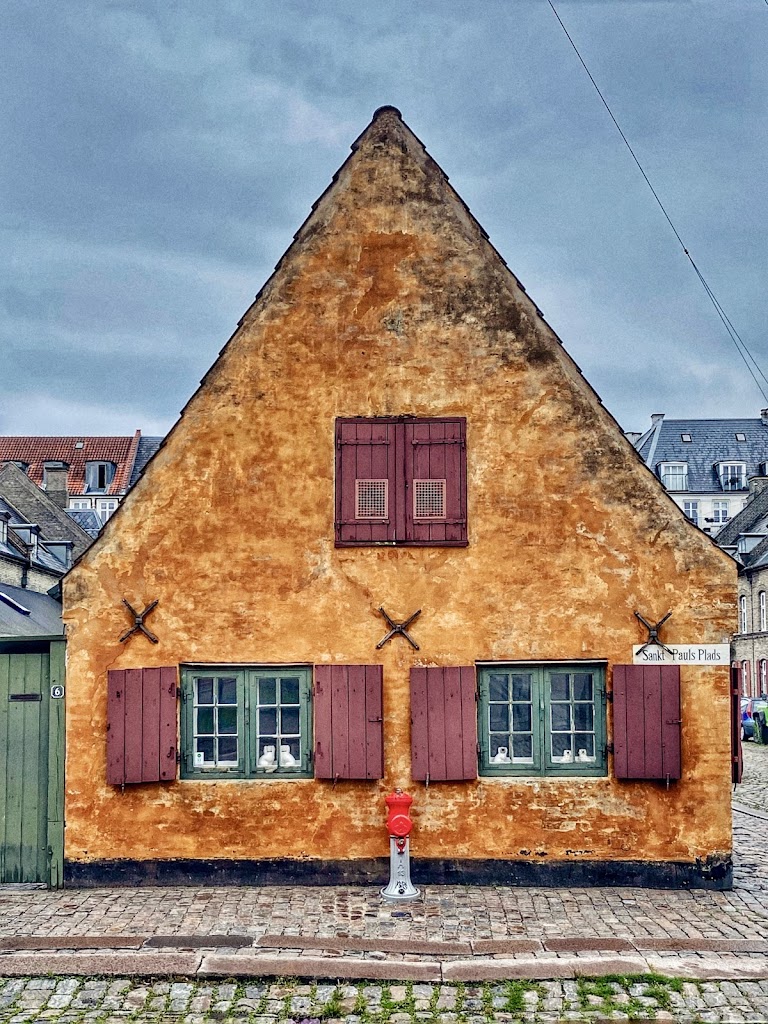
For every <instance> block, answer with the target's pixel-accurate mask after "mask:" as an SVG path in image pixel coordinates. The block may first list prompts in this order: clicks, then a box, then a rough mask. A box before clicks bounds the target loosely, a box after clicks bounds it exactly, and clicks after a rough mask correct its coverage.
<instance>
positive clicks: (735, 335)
mask: <svg viewBox="0 0 768 1024" xmlns="http://www.w3.org/2000/svg"><path fill="white" fill-rule="evenodd" d="M547 3H548V4H549V6H550V7H551V8H552V13H553V14H554V16H555V17H556V18H557V20H558V22H559V23H560V27H561V28H562V30H563V32H565V35H566V37H567V39H568V42H569V43H570V44H571V46H572V47H573V50H574V53H575V54H576V56H577V57H578V58H579V61H580V63H581V66H582V67H583V68H584V70H585V71H586V73H587V76H588V77H589V80H590V82H591V83H592V85H593V86H594V87H595V92H596V93H597V95H598V96H599V97H600V100H601V101H602V104H603V106H604V107H605V109H606V110H607V111H608V114H609V116H610V118H611V120H612V121H613V123H614V125H615V127H616V131H617V132H618V133H619V135H620V136H621V138H622V141H623V142H624V145H625V146H626V147H627V149H628V150H629V152H630V154H631V155H632V159H633V160H634V161H635V164H636V165H637V168H638V170H639V171H640V173H641V174H642V176H643V178H644V179H645V183H646V185H647V186H648V188H649V189H650V190H651V194H652V195H653V198H654V199H655V200H656V202H657V203H658V206H659V209H660V210H661V212H662V213H663V214H664V217H665V218H666V221H667V223H668V224H669V226H670V227H671V228H672V231H673V232H674V234H675V238H676V239H677V240H678V242H679V243H680V248H681V249H682V250H683V252H684V253H685V255H686V256H687V257H688V259H689V261H690V263H691V266H692V267H693V269H694V271H695V273H696V276H697V277H698V279H699V281H701V284H702V285H703V287H704V290H705V292H706V293H707V295H708V297H709V300H710V302H711V303H712V305H713V306H714V307H715V311H716V313H717V315H718V316H719V317H720V320H721V321H722V323H723V326H724V327H725V329H726V331H727V332H728V336H729V337H730V339H731V341H732V342H733V344H734V346H735V348H736V351H737V352H738V353H739V355H740V356H741V358H742V360H743V362H744V365H745V366H746V368H747V370H748V371H749V374H750V376H751V377H752V380H753V381H754V382H755V384H756V385H757V389H758V391H759V392H760V394H761V395H762V396H763V398H764V399H765V401H766V402H768V393H766V391H765V389H764V388H763V386H762V384H761V383H760V381H759V380H758V379H757V377H756V376H755V372H754V370H753V369H752V366H750V361H751V363H752V364H753V365H754V367H755V369H756V370H757V372H758V373H759V374H760V376H761V377H762V378H763V380H764V381H765V382H766V385H768V377H766V375H765V374H764V373H763V371H762V370H761V369H760V366H759V365H758V363H757V360H756V359H755V357H754V356H753V355H752V353H751V352H750V350H749V348H748V346H747V343H746V342H745V341H744V339H743V338H742V337H741V335H740V334H739V332H738V331H737V330H736V328H735V327H734V326H733V324H732V322H731V320H730V319H729V318H728V315H727V314H726V312H725V310H724V309H723V307H722V305H721V304H720V302H719V301H718V299H717V297H716V296H715V293H714V292H713V291H712V289H711V288H710V286H709V284H708V283H707V281H706V279H705V277H704V275H703V274H702V272H701V271H700V270H699V268H698V267H697V265H696V262H695V260H694V258H693V256H691V254H690V252H689V251H688V249H687V247H686V245H685V242H684V241H683V239H682V238H681V237H680V232H679V231H678V230H677V228H676V227H675V225H674V223H673V221H672V218H671V217H670V216H669V214H668V213H667V210H666V208H665V206H664V204H663V203H662V201H661V199H660V198H659V194H658V192H657V191H656V189H655V188H654V187H653V185H652V183H651V179H650V178H649V177H648V175H647V174H646V173H645V170H644V168H643V165H642V164H641V163H640V161H639V160H638V158H637V154H636V153H635V151H634V149H632V146H631V145H630V142H629V139H628V138H627V136H626V135H625V134H624V132H623V131H622V129H621V125H620V124H619V122H618V121H617V120H616V118H615V117H614V114H613V111H612V110H611V108H610V107H609V105H608V101H607V100H606V98H605V96H603V94H602V92H601V91H600V86H599V85H598V84H597V82H596V81H595V79H594V78H593V76H592V72H591V71H590V70H589V68H588V67H587V65H586V62H585V60H584V58H583V57H582V56H581V53H580V52H579V48H578V46H577V45H576V43H575V42H574V40H573V37H572V36H571V34H570V32H569V31H568V29H567V28H566V27H565V24H564V23H563V19H562V18H561V17H560V15H559V14H558V13H557V9H556V7H555V5H554V3H553V2H552V0H547ZM765 3H766V5H768V0H765Z"/></svg>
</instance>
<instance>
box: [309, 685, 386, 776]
mask: <svg viewBox="0 0 768 1024" xmlns="http://www.w3.org/2000/svg"><path fill="white" fill-rule="evenodd" d="M382 683H383V670H382V667H381V665H317V666H316V667H315V700H314V705H315V778H316V779H381V778H383V777H384V726H383V717H384V716H383V699H382V691H383V685H382Z"/></svg>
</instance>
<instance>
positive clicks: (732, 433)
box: [627, 409, 768, 535]
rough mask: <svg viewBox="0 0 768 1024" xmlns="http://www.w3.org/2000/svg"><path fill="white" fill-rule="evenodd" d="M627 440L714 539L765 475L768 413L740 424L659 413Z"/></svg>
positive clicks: (767, 455) (692, 517) (741, 421)
mask: <svg viewBox="0 0 768 1024" xmlns="http://www.w3.org/2000/svg"><path fill="white" fill-rule="evenodd" d="M627 436H628V437H629V439H630V440H631V441H632V443H633V444H634V446H635V448H636V449H637V451H638V452H639V453H640V455H641V456H642V458H643V459H644V461H645V464H646V465H647V466H648V467H649V469H651V470H652V471H653V472H654V473H655V474H656V476H657V477H658V478H659V480H661V482H662V484H663V485H664V487H665V488H666V489H667V491H668V493H669V494H670V496H671V497H672V498H673V499H674V501H675V502H676V503H677V504H678V505H679V506H680V508H681V509H682V510H683V512H685V514H686V515H687V516H688V518H689V519H690V520H691V521H692V522H694V523H696V525H697V526H698V527H700V528H701V529H702V530H704V532H705V533H709V534H712V535H714V534H716V533H717V532H718V530H720V529H722V527H723V526H724V525H725V524H726V523H727V522H728V521H729V520H730V519H732V518H733V517H734V516H735V515H737V514H738V513H739V512H740V511H741V510H742V508H744V506H745V505H746V503H747V499H748V494H749V479H750V477H752V476H764V475H765V473H766V463H767V462H768V409H763V410H762V411H761V413H760V418H759V419H739V420H688V419H686V420H667V419H665V418H664V413H655V414H654V415H653V416H651V426H650V429H649V430H647V431H646V432H645V433H644V434H637V433H631V434H628V435H627Z"/></svg>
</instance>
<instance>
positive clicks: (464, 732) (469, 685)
mask: <svg viewBox="0 0 768 1024" xmlns="http://www.w3.org/2000/svg"><path fill="white" fill-rule="evenodd" d="M476 693H477V683H476V680H475V669H474V666H472V665H470V666H467V667H462V668H412V669H411V776H412V777H413V778H414V779H416V780H421V779H423V780H426V779H429V781H430V782H446V781H460V780H463V779H476V778H477V702H476Z"/></svg>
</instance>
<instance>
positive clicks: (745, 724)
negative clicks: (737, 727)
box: [741, 697, 768, 740]
mask: <svg viewBox="0 0 768 1024" xmlns="http://www.w3.org/2000/svg"><path fill="white" fill-rule="evenodd" d="M766 710H768V698H766V697H742V698H741V738H742V739H743V740H751V739H754V736H755V713H756V712H758V711H766Z"/></svg>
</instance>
